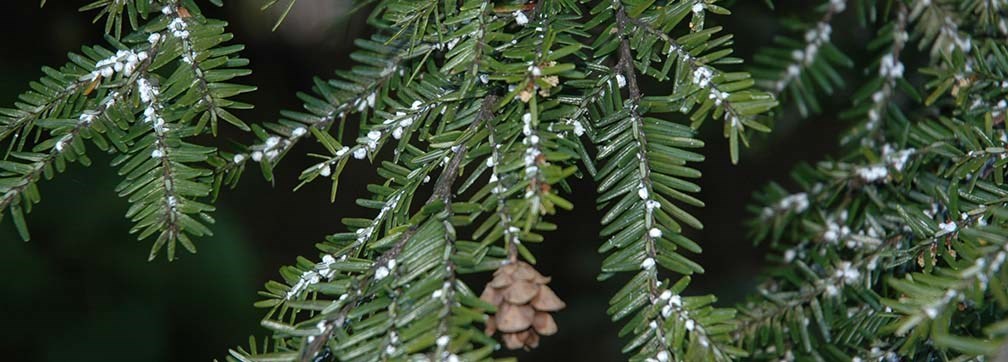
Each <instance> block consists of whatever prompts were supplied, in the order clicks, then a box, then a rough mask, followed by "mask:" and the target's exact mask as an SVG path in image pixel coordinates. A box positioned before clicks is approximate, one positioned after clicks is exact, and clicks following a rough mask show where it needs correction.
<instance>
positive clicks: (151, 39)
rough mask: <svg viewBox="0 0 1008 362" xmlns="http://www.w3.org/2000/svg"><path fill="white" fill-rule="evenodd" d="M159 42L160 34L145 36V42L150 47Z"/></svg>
mask: <svg viewBox="0 0 1008 362" xmlns="http://www.w3.org/2000/svg"><path fill="white" fill-rule="evenodd" d="M159 41H161V33H151V35H148V36H147V42H148V43H150V44H151V45H154V44H157V43H158V42H159Z"/></svg>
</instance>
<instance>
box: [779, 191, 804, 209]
mask: <svg viewBox="0 0 1008 362" xmlns="http://www.w3.org/2000/svg"><path fill="white" fill-rule="evenodd" d="M808 206H809V200H808V194H806V193H804V192H799V193H796V194H792V195H788V196H785V197H784V198H781V199H780V201H778V202H777V207H778V208H779V209H781V210H790V211H794V212H796V213H800V212H803V211H805V210H806V209H808Z"/></svg>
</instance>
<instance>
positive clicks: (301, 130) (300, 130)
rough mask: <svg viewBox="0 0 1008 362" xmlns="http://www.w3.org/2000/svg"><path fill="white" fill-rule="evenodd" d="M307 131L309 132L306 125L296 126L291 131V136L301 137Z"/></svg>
mask: <svg viewBox="0 0 1008 362" xmlns="http://www.w3.org/2000/svg"><path fill="white" fill-rule="evenodd" d="M305 133H308V129H306V128H304V127H298V128H295V129H294V130H292V131H291V136H294V137H301V136H304V135H305Z"/></svg>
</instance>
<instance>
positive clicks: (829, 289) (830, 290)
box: [826, 284, 840, 297]
mask: <svg viewBox="0 0 1008 362" xmlns="http://www.w3.org/2000/svg"><path fill="white" fill-rule="evenodd" d="M838 294H840V289H837V287H836V286H835V285H832V284H830V285H827V286H826V295H828V296H831V297H835V296H837V295H838Z"/></svg>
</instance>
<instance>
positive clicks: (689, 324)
mask: <svg viewBox="0 0 1008 362" xmlns="http://www.w3.org/2000/svg"><path fill="white" fill-rule="evenodd" d="M685 327H686V330H688V331H692V330H693V328H696V322H694V321H693V320H692V319H687V320H686V323H685Z"/></svg>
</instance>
